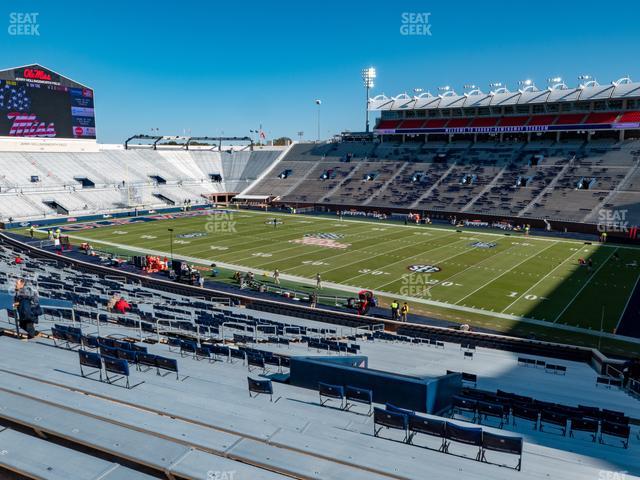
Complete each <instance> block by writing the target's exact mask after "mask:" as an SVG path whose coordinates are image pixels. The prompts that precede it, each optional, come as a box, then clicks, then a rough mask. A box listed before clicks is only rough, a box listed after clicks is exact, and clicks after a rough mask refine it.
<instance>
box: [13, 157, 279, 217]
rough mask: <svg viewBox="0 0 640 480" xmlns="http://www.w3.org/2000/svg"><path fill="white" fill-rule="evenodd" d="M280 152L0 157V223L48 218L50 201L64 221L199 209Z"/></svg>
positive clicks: (235, 188)
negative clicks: (149, 210) (170, 208)
mask: <svg viewBox="0 0 640 480" xmlns="http://www.w3.org/2000/svg"><path fill="white" fill-rule="evenodd" d="M281 153H282V150H281V149H265V150H260V151H252V152H249V151H235V152H232V153H228V152H222V153H221V152H217V151H211V150H197V149H195V150H177V149H158V150H152V149H140V148H137V149H136V148H134V149H129V150H124V149H122V148H115V147H114V146H105V147H103V148H102V149H101V150H100V151H98V152H94V153H57V152H56V153H45V152H42V153H25V152H0V171H2V175H0V219H2V220H4V221H6V220H8V219H9V218H13V219H14V220H24V219H43V218H49V217H54V216H56V215H57V214H58V213H57V212H56V209H55V208H52V206H51V203H52V202H54V203H55V204H57V205H59V206H60V207H62V208H63V209H64V210H66V211H67V212H68V214H69V215H72V216H76V215H88V214H95V213H105V212H112V211H117V210H119V209H125V208H133V207H137V208H157V207H167V206H180V205H183V204H184V203H185V202H186V201H188V202H190V203H191V205H199V204H204V203H207V202H208V201H209V200H208V199H207V197H208V196H209V195H215V194H222V193H239V192H240V191H242V190H243V189H245V188H246V187H247V186H248V185H250V184H251V182H254V181H255V180H256V179H257V178H258V177H259V176H260V175H261V174H262V173H263V172H264V171H265V170H267V169H268V168H269V167H270V166H271V165H272V164H273V163H274V162H275V161H276V160H277V159H278V157H279V156H280V155H281ZM215 175H219V176H220V177H221V179H222V181H214V180H213V179H212V176H215ZM82 179H86V180H88V182H86V183H87V184H88V185H83V183H82ZM123 182H124V184H123ZM125 187H126V188H125Z"/></svg>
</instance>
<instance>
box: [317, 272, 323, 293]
mask: <svg viewBox="0 0 640 480" xmlns="http://www.w3.org/2000/svg"><path fill="white" fill-rule="evenodd" d="M316 288H317V289H318V290H320V289H322V277H321V276H320V272H318V273H316Z"/></svg>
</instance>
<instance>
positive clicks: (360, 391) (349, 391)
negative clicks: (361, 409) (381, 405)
mask: <svg viewBox="0 0 640 480" xmlns="http://www.w3.org/2000/svg"><path fill="white" fill-rule="evenodd" d="M345 398H346V404H345V410H349V409H350V408H351V407H352V406H353V404H350V403H349V402H354V403H362V404H365V405H368V406H369V410H368V411H367V415H371V411H372V408H373V391H371V390H368V389H366V388H358V387H352V386H349V385H347V386H346V387H345Z"/></svg>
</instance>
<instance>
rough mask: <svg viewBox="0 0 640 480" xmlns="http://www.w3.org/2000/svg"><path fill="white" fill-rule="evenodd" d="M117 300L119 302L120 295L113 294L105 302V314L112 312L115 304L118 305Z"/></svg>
mask: <svg viewBox="0 0 640 480" xmlns="http://www.w3.org/2000/svg"><path fill="white" fill-rule="evenodd" d="M118 300H120V295H116V294H115V293H114V294H113V296H112V297H111V298H110V299H109V301H108V302H107V312H113V309H114V307H115V306H116V303H118Z"/></svg>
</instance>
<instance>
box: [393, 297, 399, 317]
mask: <svg viewBox="0 0 640 480" xmlns="http://www.w3.org/2000/svg"><path fill="white" fill-rule="evenodd" d="M399 311H400V303H399V302H398V301H397V300H394V301H393V302H391V320H398V312H399Z"/></svg>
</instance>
